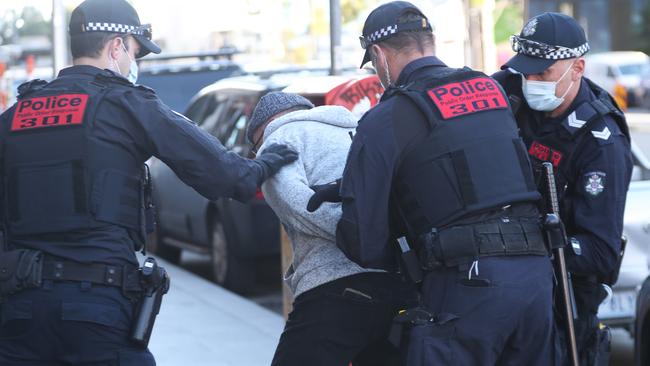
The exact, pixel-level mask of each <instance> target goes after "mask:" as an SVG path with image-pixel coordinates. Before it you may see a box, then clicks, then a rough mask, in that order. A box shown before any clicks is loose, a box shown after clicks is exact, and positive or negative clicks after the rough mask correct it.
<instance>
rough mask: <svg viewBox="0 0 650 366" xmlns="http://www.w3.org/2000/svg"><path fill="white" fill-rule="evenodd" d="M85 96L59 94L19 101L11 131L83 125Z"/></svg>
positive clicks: (86, 98)
mask: <svg viewBox="0 0 650 366" xmlns="http://www.w3.org/2000/svg"><path fill="white" fill-rule="evenodd" d="M87 103H88V95H87V94H61V95H51V96H49V97H38V98H30V99H25V100H20V101H19V102H18V103H17V105H16V111H15V113H14V118H13V120H12V121H11V130H12V131H15V132H20V131H25V130H31V129H34V128H45V127H57V126H74V125H80V124H82V123H83V119H84V112H85V111H86V104H87Z"/></svg>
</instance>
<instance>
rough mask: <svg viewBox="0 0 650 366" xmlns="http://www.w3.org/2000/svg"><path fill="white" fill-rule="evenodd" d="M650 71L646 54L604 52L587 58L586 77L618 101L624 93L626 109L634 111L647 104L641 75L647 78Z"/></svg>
mask: <svg viewBox="0 0 650 366" xmlns="http://www.w3.org/2000/svg"><path fill="white" fill-rule="evenodd" d="M648 69H650V57H648V55H646V54H645V53H643V52H638V51H617V52H603V53H596V54H593V55H587V56H586V66H585V76H586V77H588V78H589V79H591V80H592V81H594V82H595V83H596V84H598V85H600V86H601V87H602V88H603V89H605V90H607V91H608V92H609V93H610V94H611V95H613V96H614V97H617V101H619V99H620V98H622V96H621V94H623V90H621V89H624V91H625V92H627V105H628V106H630V107H632V106H638V105H640V104H641V103H642V102H643V100H644V97H645V95H644V94H645V90H644V88H643V85H642V75H647V74H648Z"/></svg>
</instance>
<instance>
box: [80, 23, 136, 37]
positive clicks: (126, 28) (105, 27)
mask: <svg viewBox="0 0 650 366" xmlns="http://www.w3.org/2000/svg"><path fill="white" fill-rule="evenodd" d="M82 31H83V32H110V33H129V34H138V35H144V29H143V28H142V26H136V25H127V24H118V23H100V22H88V23H86V24H84V25H83V30H82Z"/></svg>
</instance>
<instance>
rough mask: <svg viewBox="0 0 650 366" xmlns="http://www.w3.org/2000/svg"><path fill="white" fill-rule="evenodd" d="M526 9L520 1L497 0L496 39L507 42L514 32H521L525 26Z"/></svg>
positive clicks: (498, 41) (499, 41) (496, 40)
mask: <svg viewBox="0 0 650 366" xmlns="http://www.w3.org/2000/svg"><path fill="white" fill-rule="evenodd" d="M523 17H524V10H523V7H522V6H521V4H520V2H518V1H511V0H497V7H496V11H495V18H496V19H495V24H494V41H495V42H496V43H497V44H499V43H503V42H507V41H508V40H509V39H510V36H511V35H513V34H519V32H520V31H521V28H522V27H523V25H524V24H523V23H524V21H523Z"/></svg>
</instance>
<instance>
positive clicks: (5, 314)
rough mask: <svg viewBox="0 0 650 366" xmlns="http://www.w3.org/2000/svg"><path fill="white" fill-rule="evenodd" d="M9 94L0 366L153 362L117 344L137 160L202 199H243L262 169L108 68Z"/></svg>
mask: <svg viewBox="0 0 650 366" xmlns="http://www.w3.org/2000/svg"><path fill="white" fill-rule="evenodd" d="M89 3H97V2H96V1H94V0H91V1H87V2H86V3H84V4H82V5H80V7H83V6H89V5H88V4H89ZM99 3H101V4H102V6H104V5H107V4H113V5H115V7H116V8H115V9H113V10H116V9H117V10H120V9H119V8H120V6H118V5H119V4H117V5H116V3H115V2H112V3H109V2H103V3H102V2H99ZM124 6H128V7H129V8H130V6H129V5H128V4H127V3H126V2H124ZM84 9H86V10H87V8H84ZM130 9H131V11H132V13H133V14H135V10H134V9H132V8H130ZM117 10H116V11H115V12H113V13H116V12H117ZM122 10H123V9H122ZM73 17H74V15H73ZM135 17H136V19H137V14H136V15H135ZM137 23H139V20H138V21H137ZM128 24H133V22H132V23H127V25H128ZM136 25H137V24H136ZM113 26H115V24H113ZM145 46H146V43H144V46H143V47H145ZM149 50H151V48H149ZM18 91H19V95H18V101H17V103H16V104H15V105H14V106H12V107H11V108H9V109H8V110H7V111H6V112H4V113H3V114H2V115H0V146H1V148H2V150H1V151H2V153H1V155H0V158H1V159H0V161H1V162H2V166H1V167H2V170H1V172H2V178H3V179H2V187H1V188H2V222H3V226H4V234H5V238H4V239H5V241H4V245H3V246H4V248H3V251H2V253H0V255H1V257H0V298H1V299H0V300H1V301H0V312H1V319H2V320H1V323H0V365H13V366H17V365H30V366H32V365H47V366H53V365H91V364H92V365H133V366H135V365H138V366H142V365H154V364H155V362H154V359H153V356H152V355H151V353H150V352H149V351H148V349H146V347H144V348H143V347H137V346H136V345H135V344H134V343H132V342H130V339H129V333H130V329H131V327H132V325H133V324H132V323H133V320H134V311H135V307H136V302H137V300H138V298H139V296H140V295H141V292H142V284H141V282H140V280H139V277H138V272H137V268H138V263H137V260H136V257H135V251H137V250H141V249H142V248H143V246H144V242H145V236H146V231H147V230H146V226H148V224H151V223H150V222H148V220H147V217H149V214H150V212H149V210H150V208H151V207H150V205H149V197H150V192H148V190H149V188H150V185H149V184H148V183H147V178H148V174H147V173H148V172H147V171H146V169H145V165H144V163H145V161H146V160H147V159H149V158H150V157H151V156H152V155H153V156H156V157H158V158H159V159H160V160H162V161H163V162H165V163H166V164H167V165H169V166H170V167H171V168H172V170H173V171H174V172H175V173H176V174H177V175H178V176H179V178H181V180H183V181H184V182H185V183H186V184H188V185H190V186H192V187H193V188H195V189H196V190H197V191H198V192H199V193H201V194H202V195H204V196H205V197H207V198H209V199H213V200H214V199H217V198H219V197H223V196H228V197H233V198H235V199H237V200H241V201H245V200H247V199H249V198H251V197H252V196H254V193H255V191H256V187H257V186H258V185H259V184H261V181H262V180H263V179H264V178H265V177H266V176H267V175H268V174H270V173H271V171H270V170H269V169H271V170H273V169H272V168H269V166H268V165H267V163H266V162H264V161H263V160H259V161H256V160H248V159H244V158H242V157H240V156H238V155H237V154H235V153H233V152H229V151H227V150H226V149H225V148H224V147H223V145H221V144H220V143H219V142H218V140H216V139H215V138H214V137H213V136H211V135H209V134H207V133H206V132H204V131H203V130H201V129H200V128H199V127H197V126H196V124H194V123H193V122H191V121H190V120H188V119H187V118H185V117H183V116H182V115H180V114H178V113H176V112H174V111H172V110H170V109H169V107H167V106H166V105H165V104H163V103H162V102H161V100H160V99H159V98H158V97H157V96H156V94H155V92H154V91H153V90H151V89H148V88H146V87H143V86H139V85H134V84H132V83H131V82H129V81H128V80H127V79H125V78H124V77H122V76H121V75H118V74H116V73H114V72H112V71H109V70H102V69H99V68H96V67H94V66H88V65H78V66H72V67H69V68H66V69H63V70H61V72H60V73H59V75H58V77H57V78H56V79H54V80H53V81H51V82H49V83H46V82H44V81H38V80H37V81H32V82H29V83H26V84H23V85H21V86H20V87H19V89H18ZM262 159H263V158H262Z"/></svg>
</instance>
